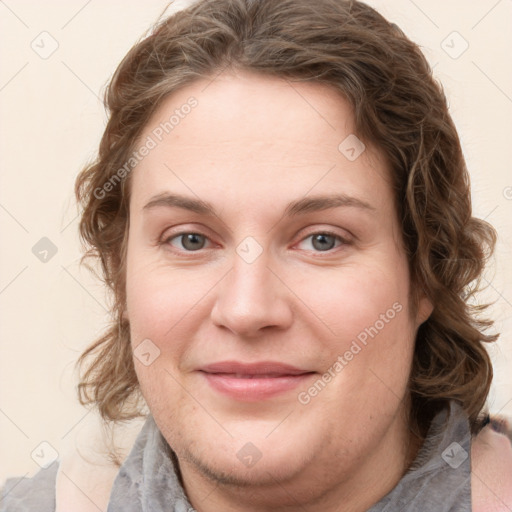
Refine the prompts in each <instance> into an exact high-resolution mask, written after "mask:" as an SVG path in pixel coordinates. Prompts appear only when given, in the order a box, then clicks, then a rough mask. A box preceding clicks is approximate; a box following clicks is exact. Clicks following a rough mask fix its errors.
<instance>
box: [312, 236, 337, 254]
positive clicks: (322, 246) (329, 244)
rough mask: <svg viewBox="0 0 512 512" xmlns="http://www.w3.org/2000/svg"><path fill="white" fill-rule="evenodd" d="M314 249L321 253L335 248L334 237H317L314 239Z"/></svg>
mask: <svg viewBox="0 0 512 512" xmlns="http://www.w3.org/2000/svg"><path fill="white" fill-rule="evenodd" d="M313 247H314V248H315V249H318V250H319V251H328V250H329V249H332V248H333V247H334V237H333V236H331V235H325V234H324V235H322V234H320V235H315V236H314V237H313Z"/></svg>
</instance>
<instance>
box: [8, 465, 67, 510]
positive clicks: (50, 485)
mask: <svg viewBox="0 0 512 512" xmlns="http://www.w3.org/2000/svg"><path fill="white" fill-rule="evenodd" d="M58 468H59V461H55V462H54V463H53V464H52V465H51V466H49V467H48V468H46V469H40V470H39V472H37V473H36V474H35V475H34V476H33V477H32V478H26V477H20V478H9V479H7V481H6V482H5V484H4V486H3V487H2V489H1V493H0V494H1V499H0V512H12V511H13V510H23V511H26V512H32V511H34V512H36V511H37V512H50V511H51V512H53V511H54V510H55V483H56V479H57V471H58Z"/></svg>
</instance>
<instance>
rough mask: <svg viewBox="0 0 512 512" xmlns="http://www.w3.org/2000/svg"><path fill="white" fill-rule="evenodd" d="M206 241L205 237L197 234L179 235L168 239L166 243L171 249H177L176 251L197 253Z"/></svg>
mask: <svg viewBox="0 0 512 512" xmlns="http://www.w3.org/2000/svg"><path fill="white" fill-rule="evenodd" d="M207 240H208V239H207V238H206V236H204V235H201V234H199V233H180V234H179V235H176V236H173V237H171V238H169V239H168V240H167V243H169V244H171V245H172V246H173V247H178V249H185V250H186V251H198V250H200V249H203V248H204V246H205V245H206V241H207ZM176 241H177V242H176ZM180 246H181V247H180Z"/></svg>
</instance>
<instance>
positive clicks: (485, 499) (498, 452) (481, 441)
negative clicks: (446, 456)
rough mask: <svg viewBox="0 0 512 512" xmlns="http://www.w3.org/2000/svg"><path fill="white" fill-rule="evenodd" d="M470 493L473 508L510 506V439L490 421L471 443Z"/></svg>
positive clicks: (490, 510)
mask: <svg viewBox="0 0 512 512" xmlns="http://www.w3.org/2000/svg"><path fill="white" fill-rule="evenodd" d="M471 497H472V502H473V510H474V511H475V512H501V511H510V510H512V443H511V441H510V439H509V438H508V437H507V436H506V435H504V434H500V433H498V432H496V431H494V430H493V429H492V428H491V427H490V426H489V425H487V426H486V427H484V428H483V429H482V430H481V431H480V432H479V434H478V435H477V436H475V437H474V438H473V441H472V444H471Z"/></svg>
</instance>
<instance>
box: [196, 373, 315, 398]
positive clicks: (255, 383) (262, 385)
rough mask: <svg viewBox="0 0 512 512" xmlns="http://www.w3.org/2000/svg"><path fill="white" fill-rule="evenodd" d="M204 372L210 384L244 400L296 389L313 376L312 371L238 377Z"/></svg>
mask: <svg viewBox="0 0 512 512" xmlns="http://www.w3.org/2000/svg"><path fill="white" fill-rule="evenodd" d="M202 374H203V375H204V376H205V377H206V380H207V381H208V383H209V384H210V386H211V387H212V388H213V389H215V390H216V391H219V392H220V393H222V394H224V395H228V396H229V397H231V398H234V399H235V400H241V401H244V402H256V401H260V400H265V399H267V398H272V397H274V396H276V395H279V394H282V393H285V392H286V391H291V390H293V389H295V388H296V387H297V386H299V385H300V384H304V382H305V381H306V380H307V379H309V378H311V376H312V375H313V374H312V373H303V374H301V375H285V376H282V377H261V378H257V377H254V378H249V379H243V378H237V377H233V376H230V375H227V374H223V373H205V372H202Z"/></svg>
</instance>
